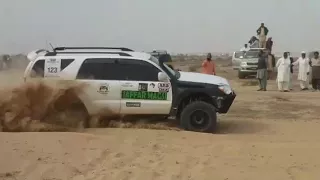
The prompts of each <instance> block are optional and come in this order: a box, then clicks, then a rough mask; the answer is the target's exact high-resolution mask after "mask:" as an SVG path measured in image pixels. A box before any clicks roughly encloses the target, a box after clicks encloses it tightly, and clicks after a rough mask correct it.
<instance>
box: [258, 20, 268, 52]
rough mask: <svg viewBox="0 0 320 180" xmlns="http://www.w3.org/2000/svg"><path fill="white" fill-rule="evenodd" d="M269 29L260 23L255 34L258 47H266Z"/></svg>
mask: <svg viewBox="0 0 320 180" xmlns="http://www.w3.org/2000/svg"><path fill="white" fill-rule="evenodd" d="M268 33H269V29H268V28H267V27H265V26H264V23H261V25H260V27H259V28H258V29H257V35H258V36H259V48H266V40H267V35H268Z"/></svg>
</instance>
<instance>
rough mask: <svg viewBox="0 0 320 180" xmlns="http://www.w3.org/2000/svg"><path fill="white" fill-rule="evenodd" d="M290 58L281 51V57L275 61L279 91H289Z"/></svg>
mask: <svg viewBox="0 0 320 180" xmlns="http://www.w3.org/2000/svg"><path fill="white" fill-rule="evenodd" d="M290 65H291V63H290V59H289V57H288V53H287V52H285V53H283V57H282V58H280V59H279V60H278V61H277V64H276V67H277V69H278V75H277V82H278V89H279V91H280V92H289V80H290V79H289V78H290Z"/></svg>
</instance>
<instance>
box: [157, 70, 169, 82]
mask: <svg viewBox="0 0 320 180" xmlns="http://www.w3.org/2000/svg"><path fill="white" fill-rule="evenodd" d="M158 80H159V81H161V82H168V81H169V77H168V75H167V74H166V73H164V72H159V73H158Z"/></svg>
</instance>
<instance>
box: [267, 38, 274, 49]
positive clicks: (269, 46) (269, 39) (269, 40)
mask: <svg viewBox="0 0 320 180" xmlns="http://www.w3.org/2000/svg"><path fill="white" fill-rule="evenodd" d="M272 46H273V41H272V37H269V38H268V40H267V42H266V48H267V49H268V50H269V51H270V52H272Z"/></svg>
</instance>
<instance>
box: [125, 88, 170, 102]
mask: <svg viewBox="0 0 320 180" xmlns="http://www.w3.org/2000/svg"><path fill="white" fill-rule="evenodd" d="M167 96H168V93H167V92H147V91H129V90H124V91H122V92H121V98H122V99H144V100H167Z"/></svg>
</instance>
